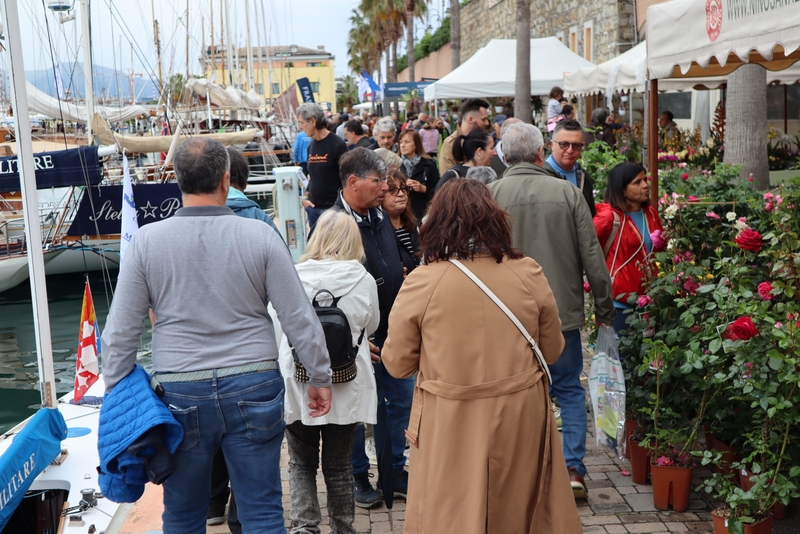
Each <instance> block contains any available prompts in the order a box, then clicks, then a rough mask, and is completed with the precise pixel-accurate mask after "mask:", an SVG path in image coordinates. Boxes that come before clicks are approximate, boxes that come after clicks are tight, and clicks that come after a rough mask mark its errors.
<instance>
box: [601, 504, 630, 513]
mask: <svg viewBox="0 0 800 534" xmlns="http://www.w3.org/2000/svg"><path fill="white" fill-rule="evenodd" d="M592 511H593V512H594V513H595V514H596V515H608V514H624V513H626V512H630V511H631V507H630V506H628V505H627V504H624V503H614V504H595V505H594V506H592Z"/></svg>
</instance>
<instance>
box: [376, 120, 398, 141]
mask: <svg viewBox="0 0 800 534" xmlns="http://www.w3.org/2000/svg"><path fill="white" fill-rule="evenodd" d="M396 131H397V127H396V126H395V125H394V121H393V120H392V119H391V118H389V119H385V118H384V119H381V120H379V121H378V122H376V123H375V125H374V126H372V136H373V137H375V136H376V135H378V134H379V133H384V132H391V133H395V132H396Z"/></svg>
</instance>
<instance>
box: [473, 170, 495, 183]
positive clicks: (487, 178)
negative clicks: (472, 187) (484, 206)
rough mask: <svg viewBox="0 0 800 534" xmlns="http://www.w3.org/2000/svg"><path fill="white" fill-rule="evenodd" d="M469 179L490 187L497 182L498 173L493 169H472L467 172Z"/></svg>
mask: <svg viewBox="0 0 800 534" xmlns="http://www.w3.org/2000/svg"><path fill="white" fill-rule="evenodd" d="M467 178H472V179H473V180H478V181H479V182H480V183H482V184H484V185H489V184H490V183H492V182H494V181H495V180H497V173H496V172H494V169H493V168H491V167H470V168H469V170H468V171H467Z"/></svg>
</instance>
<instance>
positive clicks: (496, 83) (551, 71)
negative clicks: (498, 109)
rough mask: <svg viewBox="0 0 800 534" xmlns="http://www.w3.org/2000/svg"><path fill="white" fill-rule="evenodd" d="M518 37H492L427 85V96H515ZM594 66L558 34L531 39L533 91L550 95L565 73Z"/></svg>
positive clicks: (537, 93)
mask: <svg viewBox="0 0 800 534" xmlns="http://www.w3.org/2000/svg"><path fill="white" fill-rule="evenodd" d="M516 57H517V41H516V39H492V40H491V41H489V44H487V45H486V46H484V47H483V48H481V49H480V50H478V51H477V52H475V54H474V55H473V56H472V57H471V58H469V59H468V60H467V61H465V62H464V63H462V64H461V66H460V67H458V68H457V69H456V70H454V71H452V72H451V73H450V74H448V75H447V76H445V77H443V78H442V79H440V80H439V81H437V82H434V83H432V84H431V85H429V86H428V87H426V88H425V100H436V99H440V100H441V99H448V98H477V97H479V98H487V97H499V96H514V88H515V86H516V72H517V67H516ZM585 67H594V64H593V63H591V62H589V61H587V60H585V59H583V58H582V57H580V56H579V55H577V54H575V53H574V52H572V51H571V50H570V49H569V48H567V47H566V46H564V43H562V42H561V41H559V40H558V39H556V38H555V37H544V38H542V39H531V94H533V95H546V94H548V93H549V92H550V89H552V88H553V86H556V85H558V86H560V85H561V84H562V83H563V81H564V73H565V72H572V71H576V70H578V69H580V68H585Z"/></svg>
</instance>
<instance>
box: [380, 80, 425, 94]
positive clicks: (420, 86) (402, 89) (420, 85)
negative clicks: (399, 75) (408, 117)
mask: <svg viewBox="0 0 800 534" xmlns="http://www.w3.org/2000/svg"><path fill="white" fill-rule="evenodd" d="M432 83H433V82H397V83H386V84H384V86H383V90H384V93H383V94H384V96H386V97H391V96H403V95H405V94H408V93H410V92H411V91H414V90H417V91H419V92H420V93H421V92H422V91H424V90H425V88H426V87H428V86H429V85H430V84H432Z"/></svg>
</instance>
